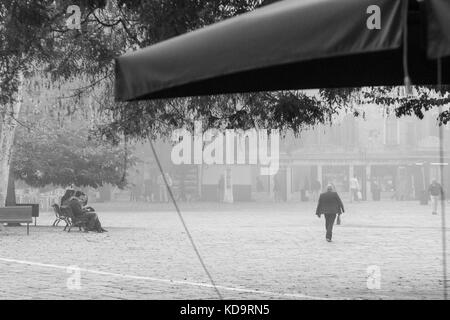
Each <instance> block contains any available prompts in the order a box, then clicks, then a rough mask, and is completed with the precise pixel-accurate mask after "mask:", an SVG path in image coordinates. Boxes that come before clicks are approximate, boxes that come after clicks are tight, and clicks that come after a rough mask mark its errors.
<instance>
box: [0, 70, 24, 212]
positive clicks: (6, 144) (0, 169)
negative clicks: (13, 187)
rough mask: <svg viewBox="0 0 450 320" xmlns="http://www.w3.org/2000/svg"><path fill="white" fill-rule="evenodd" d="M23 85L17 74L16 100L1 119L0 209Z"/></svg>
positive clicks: (4, 198) (5, 194) (4, 191)
mask: <svg viewBox="0 0 450 320" xmlns="http://www.w3.org/2000/svg"><path fill="white" fill-rule="evenodd" d="M23 84H24V81H23V75H22V74H19V90H18V95H17V99H16V101H15V102H13V103H12V105H9V106H7V110H6V112H5V114H4V116H3V119H2V125H1V132H0V207H3V206H5V204H6V196H7V192H8V181H9V176H10V174H9V173H10V166H11V157H12V151H13V143H14V134H15V131H16V127H17V121H16V119H18V117H19V114H20V109H21V107H22V88H23Z"/></svg>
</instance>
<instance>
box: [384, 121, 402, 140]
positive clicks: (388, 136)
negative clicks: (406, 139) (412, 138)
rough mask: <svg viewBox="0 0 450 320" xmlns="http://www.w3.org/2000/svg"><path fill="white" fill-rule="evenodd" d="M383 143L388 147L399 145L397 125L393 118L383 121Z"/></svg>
mask: <svg viewBox="0 0 450 320" xmlns="http://www.w3.org/2000/svg"><path fill="white" fill-rule="evenodd" d="M384 132H385V134H384V143H385V144H386V145H388V146H396V145H398V144H399V143H400V141H399V140H400V139H399V138H400V137H399V123H398V119H397V118H395V117H394V116H392V117H389V118H387V119H386V121H385V130H384Z"/></svg>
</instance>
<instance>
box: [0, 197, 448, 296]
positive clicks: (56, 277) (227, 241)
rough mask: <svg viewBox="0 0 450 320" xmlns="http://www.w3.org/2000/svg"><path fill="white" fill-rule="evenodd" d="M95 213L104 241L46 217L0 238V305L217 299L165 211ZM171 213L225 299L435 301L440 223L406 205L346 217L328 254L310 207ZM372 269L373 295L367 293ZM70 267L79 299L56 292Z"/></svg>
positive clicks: (362, 208)
mask: <svg viewBox="0 0 450 320" xmlns="http://www.w3.org/2000/svg"><path fill="white" fill-rule="evenodd" d="M95 207H96V208H97V211H98V212H99V214H100V217H101V220H102V222H103V224H104V226H105V228H107V229H108V230H109V233H107V234H91V233H90V234H84V233H79V232H77V231H73V232H72V233H70V234H69V233H66V232H63V231H62V228H61V227H60V228H52V227H49V225H51V223H52V222H53V216H52V215H51V213H43V214H42V217H41V218H40V219H39V220H38V227H32V228H31V234H30V236H28V237H27V236H26V230H25V228H24V227H22V228H6V229H5V231H1V232H0V299H24V298H30V299H215V298H217V296H216V294H215V292H214V290H213V289H212V288H211V287H208V284H209V282H208V279H207V277H206V276H205V273H204V271H203V269H202V268H201V265H200V264H199V262H198V259H197V258H196V256H195V254H194V251H193V249H192V247H191V246H190V243H189V241H188V238H187V236H186V234H185V232H184V230H183V228H182V226H181V223H180V221H179V219H178V217H177V215H176V213H175V212H174V211H173V209H172V207H171V206H170V205H148V204H128V203H114V204H97V205H95ZM182 210H183V212H184V216H185V219H186V222H187V224H188V226H189V228H190V230H191V232H192V234H193V237H194V239H195V241H196V243H197V245H198V247H199V250H200V252H201V254H202V256H203V257H204V260H205V263H206V265H207V266H208V268H209V270H210V272H211V274H212V276H213V278H214V280H215V281H216V283H217V285H219V286H220V288H219V289H220V292H221V293H222V295H223V296H224V298H226V299H302V298H303V299H308V298H331V299H334V298H339V299H341V298H342V299H345V298H349V299H442V296H443V295H442V292H443V282H442V243H441V229H440V221H441V217H440V216H432V215H431V213H430V212H429V211H430V210H429V208H427V207H422V206H419V205H418V203H416V202H383V203H361V204H353V205H348V210H347V211H348V212H347V213H346V214H345V215H344V216H343V225H342V226H338V227H336V230H335V239H334V240H335V241H334V242H333V243H331V244H329V243H327V242H326V241H325V239H324V237H325V234H324V230H323V228H324V226H323V224H324V222H323V220H321V221H320V220H319V219H318V218H317V217H315V216H314V214H313V213H314V205H313V204H312V203H311V204H301V203H292V204H270V203H269V204H268V203H258V204H257V203H249V204H239V205H219V204H205V203H200V204H184V205H183V204H182ZM449 235H450V233H449ZM449 244H450V243H449ZM448 258H449V259H450V255H448ZM372 265H376V266H379V267H380V268H381V273H382V278H381V285H382V287H381V289H380V290H369V289H368V288H367V268H368V267H369V266H372ZM70 266H77V267H79V268H82V271H81V290H70V289H68V287H67V280H68V278H69V277H71V275H72V274H70V273H68V272H67V269H66V268H67V267H70ZM171 281H174V282H171ZM203 284H205V285H206V286H202V285H203Z"/></svg>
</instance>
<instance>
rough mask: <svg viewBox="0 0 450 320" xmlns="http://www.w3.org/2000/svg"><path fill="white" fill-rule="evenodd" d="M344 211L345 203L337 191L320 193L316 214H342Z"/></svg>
mask: <svg viewBox="0 0 450 320" xmlns="http://www.w3.org/2000/svg"><path fill="white" fill-rule="evenodd" d="M344 212H345V209H344V204H343V203H342V201H341V198H339V195H338V194H337V192H326V193H322V194H321V195H320V198H319V204H318V205H317V210H316V215H319V216H320V215H322V214H325V215H329V214H342V213H344Z"/></svg>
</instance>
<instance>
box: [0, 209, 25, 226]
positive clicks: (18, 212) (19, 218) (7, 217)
mask: <svg viewBox="0 0 450 320" xmlns="http://www.w3.org/2000/svg"><path fill="white" fill-rule="evenodd" d="M0 222H1V223H32V222H33V217H32V208H31V207H6V208H0Z"/></svg>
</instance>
